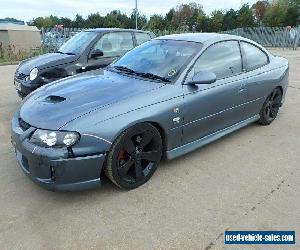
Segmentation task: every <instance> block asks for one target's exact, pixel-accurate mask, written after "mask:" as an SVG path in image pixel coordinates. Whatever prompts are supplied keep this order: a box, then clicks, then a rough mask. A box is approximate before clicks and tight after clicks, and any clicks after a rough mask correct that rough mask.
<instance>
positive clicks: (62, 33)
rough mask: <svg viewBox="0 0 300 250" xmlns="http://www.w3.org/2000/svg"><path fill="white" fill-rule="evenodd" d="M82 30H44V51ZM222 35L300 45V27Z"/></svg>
mask: <svg viewBox="0 0 300 250" xmlns="http://www.w3.org/2000/svg"><path fill="white" fill-rule="evenodd" d="M81 30H82V29H77V28H64V29H61V28H53V29H42V30H41V36H42V44H43V51H45V52H53V51H56V50H58V48H59V47H60V46H61V45H62V44H63V43H64V42H66V41H67V40H68V39H69V38H70V37H72V36H73V35H74V34H76V33H78V32H80V31H81ZM153 32H154V33H155V34H156V35H157V36H161V35H168V34H174V33H185V32H188V30H187V29H181V30H164V31H160V30H153ZM221 33H226V34H232V35H238V36H242V37H245V38H249V39H251V40H253V41H256V42H257V43H259V44H261V45H263V46H267V47H281V48H292V49H297V47H298V46H299V43H300V26H298V28H297V27H295V28H286V27H252V28H238V29H234V30H229V31H223V32H221Z"/></svg>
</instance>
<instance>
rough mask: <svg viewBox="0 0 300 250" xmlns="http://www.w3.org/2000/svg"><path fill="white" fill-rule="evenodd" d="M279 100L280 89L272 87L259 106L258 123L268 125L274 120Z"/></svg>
mask: <svg viewBox="0 0 300 250" xmlns="http://www.w3.org/2000/svg"><path fill="white" fill-rule="evenodd" d="M281 100H282V92H281V90H280V89H279V88H276V89H274V90H273V91H272V93H271V94H270V95H269V96H268V98H267V100H266V101H265V102H264V104H263V106H262V108H261V111H260V113H259V116H260V118H259V120H258V123H259V124H261V125H269V124H270V123H272V122H273V121H274V120H275V118H276V117H277V114H278V111H279V108H280V106H281Z"/></svg>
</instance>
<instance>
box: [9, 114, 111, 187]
mask: <svg viewBox="0 0 300 250" xmlns="http://www.w3.org/2000/svg"><path fill="white" fill-rule="evenodd" d="M34 130H35V128H32V127H31V128H29V129H27V130H26V131H24V130H23V129H22V128H21V127H20V126H19V122H18V120H17V119H16V117H14V118H13V121H12V136H11V140H12V144H13V146H14V148H15V152H16V158H17V160H18V163H19V165H20V167H21V169H22V170H23V172H24V173H25V174H26V175H27V176H28V177H30V179H31V180H32V181H34V182H35V183H37V184H39V185H40V186H42V187H44V188H46V189H49V190H52V191H80V190H84V189H89V188H94V187H98V186H100V185H101V182H100V173H101V170H102V166H103V163H104V161H105V156H106V155H105V153H103V154H97V155H92V156H84V157H72V156H70V152H69V151H68V150H67V148H43V147H39V146H36V145H34V144H32V143H31V142H30V141H29V137H30V135H31V134H32V133H33V131H34Z"/></svg>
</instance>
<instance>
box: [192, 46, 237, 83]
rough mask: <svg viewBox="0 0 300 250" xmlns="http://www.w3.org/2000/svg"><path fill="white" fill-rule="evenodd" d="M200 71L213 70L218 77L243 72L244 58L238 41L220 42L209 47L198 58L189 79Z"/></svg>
mask: <svg viewBox="0 0 300 250" xmlns="http://www.w3.org/2000/svg"><path fill="white" fill-rule="evenodd" d="M200 71H211V72H214V73H215V74H216V76H217V79H221V78H225V77H229V76H233V75H236V74H239V73H241V72H242V58H241V53H240V48H239V44H238V42H237V41H226V42H219V43H216V44H214V45H212V46H210V47H209V48H208V49H206V50H205V51H204V52H203V53H202V55H201V56H200V57H199V58H198V59H197V61H196V63H195V64H194V66H193V68H192V70H191V71H190V72H189V75H188V79H191V78H192V77H193V76H194V75H195V74H197V73H198V72H200Z"/></svg>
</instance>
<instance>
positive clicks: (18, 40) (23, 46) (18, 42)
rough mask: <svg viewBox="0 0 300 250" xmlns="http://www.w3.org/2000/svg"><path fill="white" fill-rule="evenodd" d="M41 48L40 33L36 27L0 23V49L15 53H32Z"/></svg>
mask: <svg viewBox="0 0 300 250" xmlns="http://www.w3.org/2000/svg"><path fill="white" fill-rule="evenodd" d="M40 46H41V35H40V31H39V30H38V28H37V27H35V26H27V25H21V24H15V23H0V48H2V49H5V50H7V49H9V48H11V49H12V50H13V52H18V51H30V50H31V49H32V48H37V47H40Z"/></svg>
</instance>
